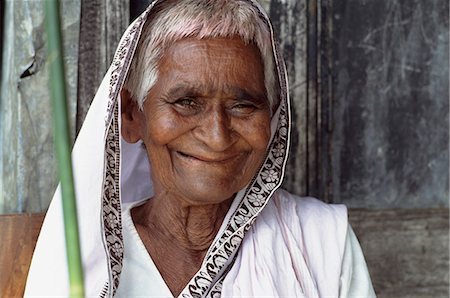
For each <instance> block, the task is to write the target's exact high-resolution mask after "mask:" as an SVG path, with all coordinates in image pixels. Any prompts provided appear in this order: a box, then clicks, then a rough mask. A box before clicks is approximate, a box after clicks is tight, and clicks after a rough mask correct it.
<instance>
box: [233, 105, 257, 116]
mask: <svg viewBox="0 0 450 298" xmlns="http://www.w3.org/2000/svg"><path fill="white" fill-rule="evenodd" d="M256 109H258V106H257V105H255V104H253V103H247V102H245V103H237V104H235V105H233V106H232V107H231V110H232V111H233V112H235V113H239V114H250V113H252V112H253V111H255V110H256Z"/></svg>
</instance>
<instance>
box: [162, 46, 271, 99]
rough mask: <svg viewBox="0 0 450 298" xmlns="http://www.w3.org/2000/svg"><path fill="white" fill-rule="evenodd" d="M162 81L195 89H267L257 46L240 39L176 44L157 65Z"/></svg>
mask: <svg viewBox="0 0 450 298" xmlns="http://www.w3.org/2000/svg"><path fill="white" fill-rule="evenodd" d="M158 72H159V80H164V81H165V83H166V84H170V82H172V81H176V82H177V83H180V82H183V83H190V84H193V85H196V86H201V85H204V84H206V85H209V86H210V87H211V86H212V85H214V87H218V86H219V85H220V86H223V88H225V87H226V88H230V87H231V88H232V87H233V86H239V87H240V88H243V87H245V89H253V90H255V91H258V90H261V91H262V90H265V87H264V66H263V63H262V59H261V55H260V51H259V49H258V47H257V46H256V45H254V44H245V43H244V42H243V41H242V40H241V39H240V38H212V39H196V38H187V39H182V40H179V41H177V42H175V43H173V44H172V45H171V46H170V47H169V48H168V49H167V50H166V51H165V53H164V55H163V57H162V58H161V60H160V61H159V63H158Z"/></svg>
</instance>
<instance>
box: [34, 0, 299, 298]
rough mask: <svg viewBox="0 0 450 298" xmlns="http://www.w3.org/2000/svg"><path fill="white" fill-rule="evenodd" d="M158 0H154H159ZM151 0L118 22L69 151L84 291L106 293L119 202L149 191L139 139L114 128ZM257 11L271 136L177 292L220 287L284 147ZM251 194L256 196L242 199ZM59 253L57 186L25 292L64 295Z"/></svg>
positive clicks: (117, 245)
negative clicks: (120, 28)
mask: <svg viewBox="0 0 450 298" xmlns="http://www.w3.org/2000/svg"><path fill="white" fill-rule="evenodd" d="M159 1H161V0H159ZM156 2H158V0H156V1H154V2H153V3H152V4H151V5H150V6H149V7H148V8H147V9H146V11H145V12H144V13H142V15H141V16H139V17H138V18H137V19H136V20H135V21H134V22H133V23H132V24H131V25H130V26H129V27H128V29H127V30H126V32H125V34H124V35H123V37H122V39H121V41H120V44H119V47H118V49H117V51H116V54H115V56H114V60H113V63H112V65H111V67H110V68H109V70H108V72H107V74H106V76H105V78H104V79H103V82H102V84H101V86H100V88H99V90H98V92H97V94H96V96H95V98H94V100H93V102H92V105H91V107H90V109H89V113H88V114H87V117H86V119H85V122H84V125H83V127H82V129H81V131H80V133H79V136H78V138H77V141H76V143H75V146H74V148H73V152H72V160H73V168H74V176H75V188H76V195H77V208H78V222H79V231H80V242H81V252H82V261H83V268H84V280H85V291H86V296H89V297H95V296H102V297H106V296H108V297H112V296H113V295H114V293H115V292H116V290H117V288H118V286H119V282H120V274H121V270H122V264H123V251H124V249H127V248H126V247H124V245H123V237H122V222H121V212H122V207H121V206H122V203H125V202H134V201H139V200H143V199H147V198H149V197H151V196H152V195H153V189H152V182H151V178H150V165H149V162H148V158H147V153H146V151H145V149H144V148H143V146H141V144H139V143H138V144H128V143H126V142H124V141H123V140H122V138H121V135H120V128H121V118H120V115H121V107H120V102H121V100H120V90H121V88H122V86H123V83H124V80H125V78H126V76H127V72H128V70H129V67H130V64H131V60H132V59H133V56H134V53H135V50H136V46H137V43H138V40H139V37H140V34H141V30H142V27H143V25H144V23H145V22H146V19H147V16H148V14H149V12H150V10H151V9H152V7H153V6H154V4H155V3H156ZM248 2H249V3H251V4H252V5H253V6H255V7H256V8H257V9H258V11H259V12H260V16H261V19H262V20H263V21H264V22H265V23H266V24H267V26H268V28H269V31H270V34H271V40H272V48H273V54H274V57H275V64H276V68H277V72H278V79H279V85H280V101H279V105H278V108H277V110H276V112H275V113H274V114H273V116H272V121H271V139H270V142H269V145H268V148H267V155H266V157H265V160H264V162H263V165H262V166H261V168H260V169H259V170H258V172H257V174H256V175H255V176H254V178H253V179H252V180H251V181H250V183H249V184H248V185H247V186H246V187H245V188H244V189H242V190H241V191H239V193H238V194H237V195H236V197H235V199H234V201H233V203H232V206H231V207H230V210H229V211H228V213H227V215H226V217H225V219H224V221H223V224H222V227H221V228H220V230H219V232H218V234H217V236H216V238H215V240H214V241H213V243H212V245H211V247H210V249H209V250H208V253H207V255H206V256H205V259H204V261H203V264H202V266H201V268H200V270H199V271H198V272H197V273H196V274H195V276H193V277H192V279H191V280H190V282H189V283H188V285H187V286H186V287H185V289H184V290H183V292H182V293H181V295H180V296H183V297H204V296H216V295H220V289H221V283H222V281H223V278H224V276H225V275H226V273H227V272H228V270H229V268H230V266H231V265H232V263H233V260H234V257H235V255H236V253H237V251H238V249H239V246H240V244H241V242H242V240H243V238H244V237H245V234H246V231H248V230H249V228H250V227H251V225H252V224H253V222H254V220H255V219H256V217H257V216H258V215H259V214H260V212H261V211H262V209H263V208H264V207H265V205H266V204H267V202H268V200H269V199H270V198H271V196H272V195H273V193H274V192H275V191H276V190H277V188H279V186H280V185H281V183H282V180H283V176H284V168H285V165H286V161H287V152H288V151H289V134H290V108H289V97H288V92H287V90H288V87H287V77H286V71H285V66H284V62H283V59H282V57H281V55H280V52H279V51H278V49H277V46H276V43H275V41H274V37H273V29H272V26H271V24H270V21H269V18H268V16H267V15H266V13H265V12H264V10H263V9H262V8H261V6H260V5H259V4H258V3H257V2H256V1H253V0H248ZM252 196H253V197H254V196H258V197H260V198H261V197H262V198H264V202H263V203H262V205H261V204H260V201H258V203H257V204H255V201H254V200H253V203H252V200H249V198H251V197H252ZM66 264H67V260H66V251H65V242H64V231H63V216H62V207H61V194H60V190H59V187H58V189H57V190H56V193H55V195H54V197H53V200H52V203H51V205H50V207H49V210H48V212H47V215H46V217H45V221H44V224H43V227H42V230H41V234H40V236H39V239H38V243H37V246H36V250H35V253H34V256H33V260H32V264H31V268H30V271H29V276H28V281H27V286H26V291H25V296H47V297H48V296H67V295H68V293H69V285H68V273H67V265H66Z"/></svg>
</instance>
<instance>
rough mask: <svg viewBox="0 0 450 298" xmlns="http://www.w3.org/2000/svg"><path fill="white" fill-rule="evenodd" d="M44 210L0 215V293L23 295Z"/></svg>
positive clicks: (1, 294) (12, 295)
mask: <svg viewBox="0 0 450 298" xmlns="http://www.w3.org/2000/svg"><path fill="white" fill-rule="evenodd" d="M43 220H44V215H43V214H20V215H19V214H17V215H0V239H1V241H0V297H22V296H23V291H24V289H25V282H26V277H27V274H28V269H29V267H30V263H31V256H32V254H33V251H34V247H35V245H36V240H37V237H38V234H39V230H40V229H41V225H42V221H43Z"/></svg>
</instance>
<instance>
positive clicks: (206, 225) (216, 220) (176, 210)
mask: <svg viewBox="0 0 450 298" xmlns="http://www.w3.org/2000/svg"><path fill="white" fill-rule="evenodd" d="M231 202H232V199H228V200H225V201H223V202H221V203H218V204H210V205H190V204H187V203H185V201H183V200H182V199H180V198H177V197H175V196H171V195H170V194H169V193H161V194H157V195H155V196H154V197H153V199H151V200H149V201H148V202H147V203H146V204H145V205H143V206H142V212H139V214H136V216H138V217H139V219H138V218H136V221H138V222H140V223H141V224H142V225H143V226H145V227H146V228H147V229H148V231H149V232H150V233H151V234H153V235H154V237H155V236H156V238H159V239H160V240H162V241H168V243H172V244H176V246H177V247H178V249H183V250H185V251H189V252H191V253H194V252H197V253H199V254H201V257H203V255H204V253H206V251H207V250H208V248H209V246H210V245H211V243H212V241H213V240H214V238H215V236H216V234H217V232H218V231H219V229H220V226H221V224H222V221H223V219H224V217H225V215H226V213H227V212H228V209H229V207H230V205H231ZM199 257H200V256H199Z"/></svg>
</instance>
